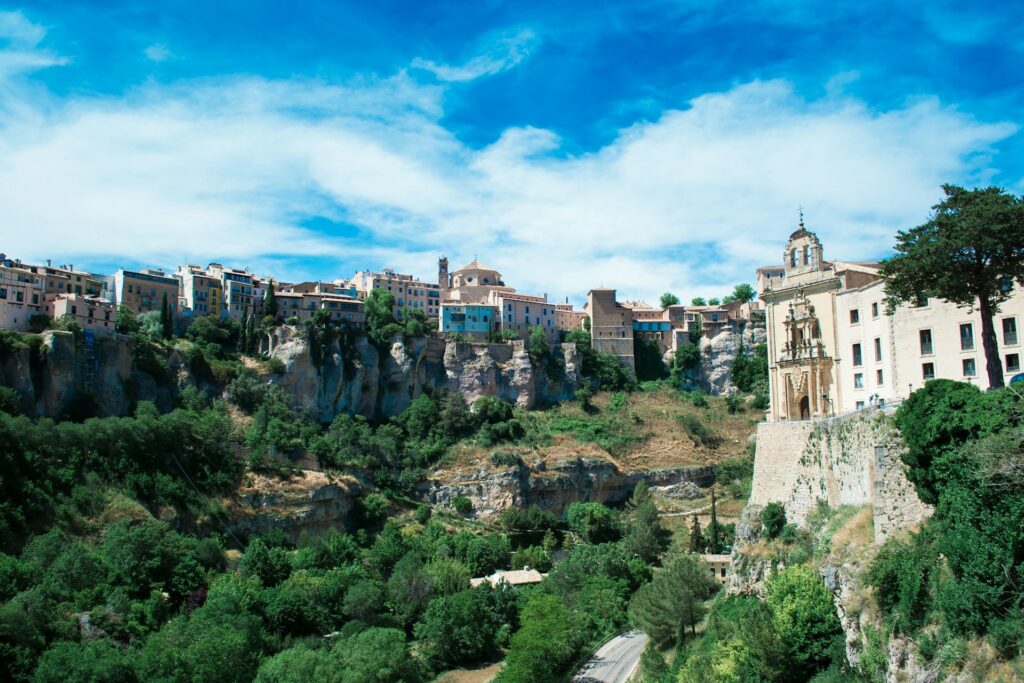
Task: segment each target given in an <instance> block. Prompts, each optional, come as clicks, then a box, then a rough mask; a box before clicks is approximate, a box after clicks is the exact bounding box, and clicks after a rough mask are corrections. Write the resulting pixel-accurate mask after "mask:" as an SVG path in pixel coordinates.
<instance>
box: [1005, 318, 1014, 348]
mask: <svg viewBox="0 0 1024 683" xmlns="http://www.w3.org/2000/svg"><path fill="white" fill-rule="evenodd" d="M1003 343H1004V344H1006V345H1007V346H1012V345H1014V344H1016V343H1017V319H1016V318H1003Z"/></svg>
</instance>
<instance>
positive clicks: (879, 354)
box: [875, 337, 882, 363]
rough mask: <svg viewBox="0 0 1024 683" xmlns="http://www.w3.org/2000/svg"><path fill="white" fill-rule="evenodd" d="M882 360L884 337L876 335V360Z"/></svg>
mask: <svg viewBox="0 0 1024 683" xmlns="http://www.w3.org/2000/svg"><path fill="white" fill-rule="evenodd" d="M881 360H882V338H881V337H875V362H876V363H878V362H880V361H881Z"/></svg>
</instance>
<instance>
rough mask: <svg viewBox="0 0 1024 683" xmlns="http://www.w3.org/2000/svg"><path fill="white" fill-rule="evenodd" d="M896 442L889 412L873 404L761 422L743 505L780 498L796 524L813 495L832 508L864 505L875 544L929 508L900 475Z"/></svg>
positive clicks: (801, 520)
mask: <svg viewBox="0 0 1024 683" xmlns="http://www.w3.org/2000/svg"><path fill="white" fill-rule="evenodd" d="M904 448H906V446H905V445H904V443H903V440H902V438H901V437H900V435H899V432H898V431H897V430H896V428H895V426H894V425H893V424H892V418H891V416H889V415H886V414H885V413H884V412H882V411H879V410H867V411H861V412H859V413H855V414H853V415H848V416H843V417H836V418H830V419H827V420H820V421H802V422H764V423H761V424H760V425H758V429H757V455H756V456H755V458H754V481H753V485H752V490H751V495H750V504H751V505H765V504H767V503H770V502H779V503H783V504H784V505H785V507H786V516H787V518H788V519H789V520H790V521H792V522H794V523H796V524H803V523H804V521H805V520H806V518H807V513H808V512H810V511H811V510H812V509H813V508H814V507H815V505H817V503H818V501H819V500H821V501H825V502H826V503H828V504H829V505H830V506H832V507H836V506H839V505H864V504H870V505H872V506H873V508H874V525H875V540H876V542H879V543H880V542H882V541H883V540H885V538H887V537H888V536H889V535H891V534H892V533H893V532H894V531H896V530H898V529H901V528H904V527H906V526H909V525H911V524H914V523H916V522H919V521H921V520H922V519H924V518H925V517H927V516H928V515H930V514H931V506H929V505H926V504H925V503H922V502H921V500H920V499H919V498H918V497H917V493H916V492H915V491H914V487H913V485H912V484H911V483H910V482H909V481H908V480H907V478H906V475H905V472H904V466H903V462H902V460H901V458H900V453H901V452H902V450H903V449H904Z"/></svg>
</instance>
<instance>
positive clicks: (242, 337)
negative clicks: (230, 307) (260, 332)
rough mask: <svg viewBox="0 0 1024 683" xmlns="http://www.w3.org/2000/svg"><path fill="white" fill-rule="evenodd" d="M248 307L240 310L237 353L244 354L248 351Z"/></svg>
mask: <svg viewBox="0 0 1024 683" xmlns="http://www.w3.org/2000/svg"><path fill="white" fill-rule="evenodd" d="M248 318H249V307H248V306H246V307H245V308H244V309H242V325H241V327H242V329H241V330H239V332H238V352H239V353H245V352H246V351H248V349H249V320H248Z"/></svg>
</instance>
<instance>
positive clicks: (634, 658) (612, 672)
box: [572, 631, 647, 683]
mask: <svg viewBox="0 0 1024 683" xmlns="http://www.w3.org/2000/svg"><path fill="white" fill-rule="evenodd" d="M646 645H647V636H646V635H645V634H643V633H640V632H639V631H627V632H626V633H623V634H622V635H621V636H616V637H614V638H612V639H611V640H609V641H608V642H607V643H605V645H604V647H602V648H601V649H600V650H598V651H597V652H596V653H595V654H594V656H593V657H592V658H591V659H590V661H589V662H587V663H586V664H584V665H583V668H581V669H580V670H579V673H577V674H576V675H575V676H574V677H573V679H572V680H573V681H574V683H626V681H628V680H629V677H630V676H632V675H633V672H634V671H636V667H637V665H639V664H640V655H642V654H643V652H644V647H646Z"/></svg>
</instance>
